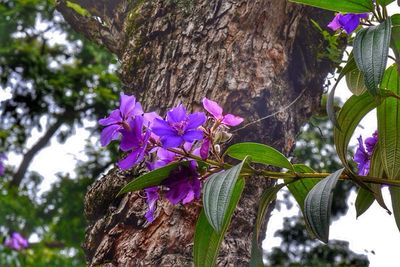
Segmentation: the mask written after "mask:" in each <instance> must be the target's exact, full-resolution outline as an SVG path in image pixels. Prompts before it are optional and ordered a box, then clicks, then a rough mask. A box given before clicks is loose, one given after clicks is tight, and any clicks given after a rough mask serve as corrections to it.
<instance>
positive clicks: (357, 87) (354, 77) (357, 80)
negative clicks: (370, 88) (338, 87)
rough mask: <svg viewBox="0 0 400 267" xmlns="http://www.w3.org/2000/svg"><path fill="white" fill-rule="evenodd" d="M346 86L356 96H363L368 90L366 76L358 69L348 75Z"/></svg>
mask: <svg viewBox="0 0 400 267" xmlns="http://www.w3.org/2000/svg"><path fill="white" fill-rule="evenodd" d="M346 84H347V87H348V88H349V90H350V91H351V92H352V93H353V94H354V95H361V94H362V93H364V92H365V91H366V90H367V87H366V86H365V83H364V75H363V74H362V73H361V71H360V70H358V69H354V70H352V71H350V72H349V73H347V75H346Z"/></svg>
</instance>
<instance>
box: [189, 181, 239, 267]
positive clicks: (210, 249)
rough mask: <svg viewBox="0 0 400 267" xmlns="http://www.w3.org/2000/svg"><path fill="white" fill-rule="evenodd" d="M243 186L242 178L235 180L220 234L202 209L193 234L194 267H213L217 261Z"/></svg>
mask: <svg viewBox="0 0 400 267" xmlns="http://www.w3.org/2000/svg"><path fill="white" fill-rule="evenodd" d="M244 184H245V182H244V179H243V178H239V179H238V180H237V182H236V185H235V187H234V189H233V193H232V200H231V202H230V203H229V206H228V210H227V212H226V215H225V219H224V224H223V227H222V230H221V231H220V232H216V231H215V230H214V229H213V227H212V226H211V225H210V223H209V222H208V219H207V216H206V214H205V212H204V209H203V210H202V211H201V213H200V217H199V219H198V220H197V224H196V230H195V233H194V246H193V258H194V265H195V266H196V267H197V266H198V267H214V266H215V261H216V260H217V256H218V251H219V249H220V246H221V242H222V240H223V239H224V235H225V232H226V230H227V229H228V226H229V224H230V222H231V219H232V215H233V212H234V211H235V208H236V206H237V204H238V202H239V199H240V196H241V194H242V192H243V189H244Z"/></svg>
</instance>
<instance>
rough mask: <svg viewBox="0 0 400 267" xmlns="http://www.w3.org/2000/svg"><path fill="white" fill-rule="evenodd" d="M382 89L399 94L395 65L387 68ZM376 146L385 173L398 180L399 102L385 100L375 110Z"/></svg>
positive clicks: (398, 81) (399, 150) (399, 155)
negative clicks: (376, 121) (376, 123)
mask: <svg viewBox="0 0 400 267" xmlns="http://www.w3.org/2000/svg"><path fill="white" fill-rule="evenodd" d="M382 88H386V89H387V90H389V91H390V92H393V93H395V94H397V95H398V94H399V93H400V78H399V75H398V72H397V65H396V64H394V65H392V66H391V67H389V68H388V69H387V70H386V72H385V75H384V77H383V81H382ZM377 117H378V133H379V138H378V144H379V148H380V152H381V158H382V163H383V167H384V169H385V173H386V174H387V176H388V177H389V179H400V177H399V175H400V164H399V162H400V131H399V128H400V108H399V100H398V99H396V98H393V97H390V98H386V99H384V100H383V101H382V103H381V104H380V105H379V106H378V108H377Z"/></svg>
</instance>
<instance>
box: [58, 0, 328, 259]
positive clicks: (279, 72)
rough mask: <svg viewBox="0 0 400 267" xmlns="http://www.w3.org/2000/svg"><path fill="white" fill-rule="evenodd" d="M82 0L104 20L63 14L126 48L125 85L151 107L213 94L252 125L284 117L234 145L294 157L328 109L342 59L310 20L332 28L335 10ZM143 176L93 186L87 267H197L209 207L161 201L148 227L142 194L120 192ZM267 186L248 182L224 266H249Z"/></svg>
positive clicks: (258, 0)
mask: <svg viewBox="0 0 400 267" xmlns="http://www.w3.org/2000/svg"><path fill="white" fill-rule="evenodd" d="M73 2H76V3H79V4H80V5H81V6H82V7H85V8H86V9H87V10H89V11H91V10H95V11H92V12H91V13H92V14H93V16H92V17H91V18H87V17H86V18H85V20H83V19H82V18H80V17H79V16H80V15H79V14H76V13H73V11H71V10H70V9H68V8H67V7H66V5H65V3H63V1H60V2H59V3H58V9H59V10H60V11H61V13H63V14H64V16H65V17H66V19H67V20H68V22H69V23H70V24H71V25H72V26H73V27H74V28H75V29H77V30H78V31H81V32H83V33H84V34H85V36H87V37H88V38H91V39H92V40H94V41H96V42H98V43H100V44H102V45H104V46H106V47H107V48H108V49H110V51H113V52H114V53H116V54H117V55H118V57H119V59H120V61H121V68H120V78H121V80H122V81H123V83H124V84H125V88H124V91H125V92H127V93H133V94H135V95H136V96H137V97H138V98H139V100H140V101H141V103H142V104H143V106H144V108H145V110H156V111H158V112H160V113H161V114H162V113H164V112H165V111H166V110H167V109H168V108H170V107H172V106H173V105H175V104H177V103H179V102H182V103H184V104H186V106H188V107H191V108H193V109H194V110H196V109H199V107H200V103H201V99H202V98H203V97H204V96H207V97H208V98H211V99H214V100H216V101H217V102H219V103H222V104H223V106H224V109H225V111H226V112H230V113H234V114H237V115H240V116H242V117H244V118H246V122H245V123H249V122H253V121H256V120H258V119H260V118H263V117H265V116H267V115H270V114H274V115H273V116H270V117H268V119H265V120H262V121H260V122H258V123H254V124H250V125H247V126H246V127H243V128H240V129H239V130H236V131H235V134H236V137H235V141H239V140H240V141H246V140H248V141H255V142H263V143H267V144H269V145H272V146H274V147H276V148H277V149H279V150H281V151H282V152H284V153H285V154H288V153H289V152H290V151H291V149H292V148H293V145H294V142H295V137H296V134H297V132H298V130H299V127H300V126H301V125H302V124H303V123H304V122H305V121H306V120H307V118H309V117H310V116H311V115H312V114H313V112H315V111H316V109H317V108H318V107H319V106H320V104H319V101H320V96H321V94H322V91H323V90H322V88H323V83H324V78H325V77H326V74H327V72H328V71H329V70H331V68H332V66H331V64H329V62H327V61H325V60H322V59H319V58H318V57H317V53H318V51H319V50H320V49H322V47H323V41H322V40H321V36H320V34H319V33H318V32H317V31H316V30H314V28H313V26H311V23H310V18H311V17H313V18H314V19H315V20H317V21H319V22H321V24H323V25H324V24H326V23H327V21H326V19H328V18H329V15H328V16H327V14H326V13H325V14H323V13H321V11H317V10H315V9H308V8H304V7H301V6H299V5H294V4H290V3H288V2H286V1H283V0H248V1H245V0H192V1H191V7H189V8H178V7H177V6H176V5H175V4H174V3H173V2H176V1H171V0H170V1H161V0H154V1H143V0H137V1H130V2H128V1H115V2H114V4H113V6H110V5H109V4H107V3H108V2H113V1H94V0H93V1H83V0H80V1H79V0H75V1H73ZM110 9H111V10H113V11H114V12H111V11H110ZM71 12H72V13H71ZM114 17H115V18H114ZM99 18H100V19H99ZM95 21H97V22H99V21H102V22H103V23H102V24H101V32H102V34H101V35H99V34H98V32H93V31H95V29H96V27H93V26H91V25H93V23H95ZM107 21H108V22H109V23H104V22H107ZM85 23H87V27H85ZM114 24H116V25H114ZM97 29H98V27H97ZM115 29H118V31H117V33H116V31H115ZM99 36H100V37H99ZM104 36H107V37H106V38H105V37H104ZM104 38H105V39H104ZM103 39H104V40H103ZM132 176H134V174H132V173H122V172H120V171H118V170H113V171H111V172H110V173H108V174H107V175H105V176H104V177H102V178H101V179H100V180H98V181H97V182H96V183H95V184H94V185H93V186H92V187H91V188H90V189H89V191H88V193H87V195H86V200H85V206H86V214H87V217H88V220H89V227H88V231H87V238H86V242H85V244H84V248H85V252H86V256H87V261H88V264H89V265H92V266H93V265H97V264H105V263H107V265H106V266H191V265H192V246H193V232H194V226H195V222H196V219H197V215H198V213H199V210H200V208H201V203H199V202H198V203H194V204H191V205H187V206H176V207H172V206H171V205H170V204H168V203H166V202H162V203H160V204H159V205H158V209H157V213H156V215H157V218H156V220H155V221H154V222H153V223H152V224H149V223H147V222H146V221H145V219H144V213H145V210H146V205H145V201H144V198H143V195H142V194H141V193H131V194H127V195H126V196H124V197H122V198H120V199H115V197H114V196H115V194H116V192H118V189H119V188H120V187H121V186H122V185H123V184H125V183H126V182H127V180H128V179H132ZM268 184H269V183H268V181H266V180H263V179H256V178H251V179H248V180H247V182H246V189H245V192H244V194H243V197H242V199H241V201H240V203H239V207H238V208H237V210H236V212H235V215H234V219H233V222H232V225H231V227H230V229H229V231H228V234H227V236H226V238H225V240H224V243H223V246H222V249H221V252H220V257H219V258H218V265H220V266H244V265H246V263H247V262H248V261H249V255H250V239H251V232H252V224H253V222H254V219H255V214H256V209H257V200H258V198H259V196H260V194H261V193H262V191H263V189H264V188H266V187H267V186H268Z"/></svg>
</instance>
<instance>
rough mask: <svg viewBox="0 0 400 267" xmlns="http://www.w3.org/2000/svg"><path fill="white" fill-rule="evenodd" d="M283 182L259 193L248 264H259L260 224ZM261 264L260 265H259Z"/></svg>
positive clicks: (260, 254)
mask: <svg viewBox="0 0 400 267" xmlns="http://www.w3.org/2000/svg"><path fill="white" fill-rule="evenodd" d="M284 186H285V184H278V185H275V186H273V187H269V188H267V189H266V190H265V191H264V192H263V194H262V195H261V199H260V202H259V203H258V205H259V206H258V212H257V218H256V224H255V226H254V232H253V240H252V244H251V261H250V266H254V267H256V266H260V263H262V248H261V247H260V246H259V245H258V243H259V238H260V230H261V226H262V224H263V222H264V220H265V213H266V212H267V209H268V207H269V205H270V204H271V203H272V201H274V200H275V199H276V194H277V193H278V192H279V190H281V189H282V187H284ZM261 266H262V265H261Z"/></svg>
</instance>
